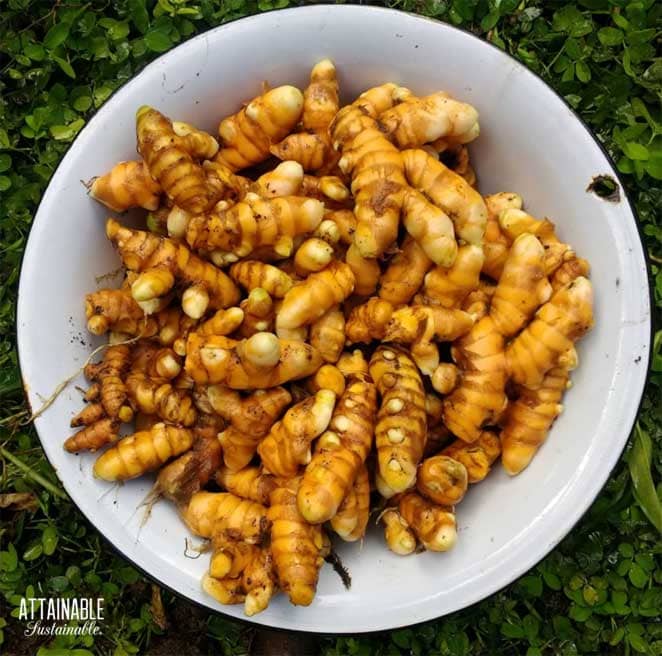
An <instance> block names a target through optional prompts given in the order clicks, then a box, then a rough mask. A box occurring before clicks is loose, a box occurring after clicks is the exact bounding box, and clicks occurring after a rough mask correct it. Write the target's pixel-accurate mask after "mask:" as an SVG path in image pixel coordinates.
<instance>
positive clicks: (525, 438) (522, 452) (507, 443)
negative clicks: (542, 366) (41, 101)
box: [501, 367, 569, 476]
mask: <svg viewBox="0 0 662 656" xmlns="http://www.w3.org/2000/svg"><path fill="white" fill-rule="evenodd" d="M568 383H569V372H568V370H567V369H564V368H563V367H556V368H554V369H550V370H549V371H548V372H547V373H546V374H545V377H544V378H543V380H542V383H541V384H540V387H539V388H538V389H535V390H530V389H527V388H526V387H519V388H517V392H518V393H519V396H518V398H517V399H516V400H515V401H512V402H511V403H510V404H509V405H508V408H507V409H506V413H505V416H504V419H503V430H502V431H501V450H502V453H501V462H502V463H503V468H504V469H505V470H506V472H507V473H508V474H510V475H511V476H514V475H516V474H519V473H520V472H521V471H522V470H523V469H524V468H525V467H527V465H528V464H529V463H530V462H531V460H532V459H533V456H534V455H535V454H536V452H537V451H538V449H539V448H540V447H541V446H542V443H543V442H544V441H545V438H546V437H547V433H548V432H549V429H550V428H551V426H552V424H553V423H554V421H555V419H556V418H557V417H558V416H559V414H561V412H562V410H563V405H561V399H562V398H563V394H564V392H565V390H566V389H567V387H568Z"/></svg>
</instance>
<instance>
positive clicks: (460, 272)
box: [423, 244, 483, 308]
mask: <svg viewBox="0 0 662 656" xmlns="http://www.w3.org/2000/svg"><path fill="white" fill-rule="evenodd" d="M482 266H483V251H482V249H481V248H480V246H473V245H471V244H467V245H466V246H461V247H460V248H459V249H458V252H457V257H456V259H455V262H454V263H453V266H451V267H449V268H448V269H445V268H443V267H440V266H437V267H435V268H434V269H432V271H430V272H429V273H428V274H426V276H425V280H424V287H423V290H424V295H425V298H426V299H428V300H429V301H430V302H431V303H434V304H435V305H442V306H443V307H446V308H457V307H459V306H460V305H461V304H462V301H463V300H464V299H465V298H466V297H467V296H468V295H469V293H470V292H472V291H473V290H474V289H476V287H478V281H479V278H480V270H481V267H482Z"/></svg>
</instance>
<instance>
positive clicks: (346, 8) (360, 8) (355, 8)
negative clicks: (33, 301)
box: [14, 4, 655, 636]
mask: <svg viewBox="0 0 662 656" xmlns="http://www.w3.org/2000/svg"><path fill="white" fill-rule="evenodd" d="M320 9H322V10H332V11H342V12H347V13H357V14H360V13H364V12H367V13H373V12H380V13H388V14H402V15H404V16H407V17H408V18H410V19H413V20H420V21H426V22H430V23H432V24H433V25H437V26H443V27H444V28H448V29H452V30H455V31H457V32H460V33H461V34H463V35H464V36H467V37H470V38H471V39H473V40H475V41H477V42H478V43H481V44H485V45H487V46H489V47H490V48H493V49H494V50H495V51H497V52H498V53H500V54H501V55H503V56H505V57H506V58H508V59H509V60H510V64H511V65H513V66H514V67H515V68H516V69H517V70H519V71H523V72H524V73H525V74H530V75H532V76H533V77H534V78H535V79H537V81H538V82H540V83H542V84H543V85H544V86H545V87H546V88H547V90H548V91H550V92H551V93H552V94H554V96H556V98H557V99H558V100H560V101H561V103H562V104H563V105H564V106H565V108H566V109H568V110H569V111H570V113H571V114H572V116H573V118H574V119H575V120H576V121H578V122H579V123H580V125H581V126H582V127H583V129H584V131H585V132H586V134H587V136H588V137H589V138H590V140H591V141H592V142H593V143H594V144H595V145H596V146H597V147H598V149H599V151H600V152H601V153H602V155H603V156H604V158H605V160H606V163H607V165H608V166H609V171H608V172H607V174H608V175H611V176H612V178H613V179H614V180H615V181H616V183H617V184H618V186H619V187H620V193H621V195H622V197H621V200H622V201H625V204H626V208H627V210H628V211H629V212H630V214H631V216H632V220H633V223H634V227H635V232H636V235H637V237H638V239H639V242H640V244H641V250H642V253H643V260H644V265H645V270H646V278H647V285H646V289H647V299H646V300H647V301H648V306H649V313H648V317H647V321H648V331H647V343H646V348H647V352H648V356H647V358H646V374H645V378H644V380H643V382H642V385H641V392H640V396H639V399H637V402H636V413H635V414H634V418H633V420H632V425H631V426H630V429H629V431H628V439H626V440H625V441H624V443H623V447H622V448H621V450H620V452H619V453H618V458H617V459H616V460H615V462H614V465H613V466H612V467H611V469H610V470H609V472H608V473H607V476H606V478H605V481H604V483H603V484H602V485H601V486H600V487H599V488H598V489H597V490H596V491H595V493H594V494H592V495H588V496H587V497H586V498H585V499H582V501H581V503H580V504H579V506H581V507H582V510H581V512H580V514H579V515H578V516H577V517H576V518H575V519H574V521H572V523H571V524H570V525H569V526H568V527H567V528H564V529H563V530H562V531H561V533H560V534H559V535H558V536H557V537H556V539H555V540H554V541H552V542H550V543H549V545H548V546H547V547H546V551H545V553H544V554H543V555H542V556H541V557H540V558H539V559H537V560H535V562H533V563H530V564H528V565H527V566H526V567H525V568H521V567H519V568H516V569H513V570H512V571H511V573H510V574H509V575H508V576H507V577H506V578H507V579H508V580H507V581H505V582H504V583H502V584H500V585H498V586H497V587H496V588H494V589H493V590H491V591H490V592H488V593H487V594H484V595H482V596H480V597H479V598H477V599H475V600H474V601H471V602H469V603H467V604H466V605H464V606H461V607H459V608H457V609H456V610H454V611H451V612H446V613H442V614H440V615H438V616H434V617H431V618H427V619H423V620H420V621H417V622H410V623H401V624H396V625H393V626H389V627H383V628H380V629H366V630H361V629H353V630H344V631H334V632H328V631H322V630H319V631H318V630H305V629H294V628H286V627H282V626H277V625H271V624H265V623H262V622H259V621H258V620H256V619H252V618H247V617H246V616H234V615H231V614H229V613H227V612H225V610H224V607H223V606H221V607H220V608H219V607H218V606H211V605H208V604H206V603H203V602H201V601H199V600H197V599H194V598H192V597H189V596H188V595H187V594H185V593H184V592H180V591H179V590H176V589H175V588H173V587H171V585H169V584H168V583H165V582H163V581H161V580H159V579H158V578H157V577H156V576H154V575H153V574H151V573H150V572H148V571H147V570H146V569H145V568H144V567H143V566H141V565H139V564H138V563H137V562H136V561H135V560H134V559H133V558H132V557H131V556H129V555H127V554H126V553H125V552H124V551H123V550H122V549H121V548H120V547H119V546H117V545H116V544H115V543H114V542H113V541H112V540H111V539H110V538H109V537H107V536H106V535H105V534H104V533H103V532H102V531H101V530H100V529H99V528H97V525H96V523H95V522H94V521H93V520H92V518H91V517H90V516H89V515H88V514H86V513H85V512H84V511H83V510H82V509H81V507H80V506H79V505H78V504H77V503H76V501H75V500H74V498H73V497H72V496H71V495H70V494H69V492H68V491H67V487H66V483H65V481H64V480H63V479H62V477H61V476H60V473H59V470H58V468H56V467H55V466H54V465H53V463H52V462H51V460H50V458H49V457H48V454H47V452H46V449H44V448H43V444H42V447H41V448H42V452H43V456H44V457H45V458H46V460H47V461H48V463H49V465H50V466H51V467H52V469H53V470H54V472H55V475H56V476H57V478H58V480H59V482H60V484H61V486H62V489H63V491H64V492H65V494H66V495H67V497H68V498H69V500H70V501H71V502H72V503H73V505H74V506H75V507H76V509H77V510H78V512H79V513H80V514H81V515H82V516H83V517H84V518H85V520H86V521H87V522H88V523H89V524H90V525H91V526H92V527H93V528H94V530H95V531H96V532H97V534H98V535H100V536H101V538H102V539H103V541H104V542H105V543H106V544H108V545H109V546H110V547H111V549H112V550H113V551H114V552H115V553H116V554H119V555H120V556H121V557H122V558H123V559H124V560H126V561H127V562H129V563H130V565H131V566H132V567H134V568H135V569H136V570H138V571H139V572H140V573H141V574H142V575H143V576H145V577H146V578H147V579H149V580H150V581H153V582H154V583H156V584H158V585H159V586H160V587H163V588H165V589H166V590H168V591H169V592H171V593H173V594H174V595H176V596H178V597H180V598H182V599H184V600H186V601H187V602H188V603H192V604H194V605H195V606H197V607H199V608H202V609H204V610H205V611H206V612H208V613H216V614H218V615H221V616H223V617H225V618H227V619H229V620H230V621H234V622H239V623H242V624H244V625H247V626H250V627H252V628H255V629H263V630H269V631H278V632H286V633H295V634H301V635H318V636H347V635H356V634H360V635H364V636H370V635H376V634H381V633H384V632H387V631H393V630H397V629H404V628H412V627H417V626H420V625H422V624H425V623H427V622H431V621H436V620H439V619H441V618H442V617H446V616H447V615H450V614H452V613H456V612H460V611H464V610H466V609H469V608H473V607H474V606H476V605H478V604H479V603H481V602H482V601H484V600H485V599H487V598H488V597H491V596H494V595H496V594H498V593H499V592H501V591H502V590H504V589H505V588H506V587H508V586H509V585H511V584H512V583H513V582H515V581H516V580H517V579H518V578H520V577H521V576H523V575H525V574H526V573H527V572H529V571H530V570H531V569H533V568H534V567H536V566H537V565H538V564H539V563H540V562H541V561H542V560H543V559H544V558H546V557H547V556H548V555H549V554H550V553H551V552H552V551H553V550H554V549H555V548H556V547H557V546H558V545H559V544H560V543H561V542H562V541H563V540H564V539H565V538H566V537H567V536H568V535H569V534H570V532H571V531H573V530H574V528H575V527H576V526H577V525H578V524H579V522H580V521H581V520H582V519H583V518H584V516H585V515H586V514H587V512H588V511H589V510H590V507H591V506H592V504H593V503H594V501H595V500H596V499H597V497H598V496H599V495H600V494H601V492H602V490H603V489H604V488H605V486H606V485H607V483H608V482H609V479H610V478H611V475H612V473H613V472H614V470H615V469H616V467H617V466H618V464H619V462H620V460H621V457H622V455H623V452H624V451H625V449H626V447H627V444H628V441H629V436H630V435H631V434H632V430H633V429H634V426H635V424H636V423H637V419H638V417H639V413H640V411H641V406H642V403H643V399H644V395H645V392H646V389H647V386H648V383H649V379H650V368H651V364H652V360H653V352H652V349H651V345H652V343H653V338H654V328H655V326H654V321H653V312H652V309H653V307H654V304H653V298H654V296H653V286H652V285H653V283H652V276H651V261H650V256H649V253H648V250H647V249H646V242H645V240H644V237H643V233H642V228H641V224H640V221H639V216H638V213H637V210H636V207H635V205H634V203H633V202H632V200H631V198H630V195H629V193H628V191H627V188H626V186H625V184H624V182H623V179H622V176H621V174H620V173H619V171H618V170H617V169H616V166H615V162H614V160H613V159H612V157H611V156H610V155H609V153H608V152H607V150H606V148H605V146H604V145H603V144H602V143H601V141H600V140H599V139H598V138H597V136H596V135H595V133H594V132H593V130H592V129H591V128H590V127H589V126H588V124H587V123H586V121H584V119H583V118H582V117H581V115H580V114H579V113H578V112H577V111H576V110H575V109H574V108H573V107H572V106H571V105H570V104H569V103H568V102H567V101H566V99H565V98H564V97H563V96H562V95H561V94H560V93H559V92H557V91H556V90H555V89H554V88H553V87H552V86H551V84H549V83H548V82H546V81H545V80H544V79H543V78H542V77H541V76H540V75H539V74H538V73H537V72H535V71H534V70H532V69H530V68H529V67H527V66H525V65H524V64H523V63H522V62H521V61H519V60H518V59H516V58H515V57H514V56H513V55H511V54H510V53H509V52H507V51H506V50H502V49H501V48H499V47H498V46H497V45H495V44H494V43H492V42H490V41H488V40H486V39H483V38H481V37H480V36H478V35H477V34H474V33H473V32H471V31H470V30H469V29H467V28H464V27H460V26H457V25H453V24H451V23H448V22H446V21H443V20H440V19H436V18H432V17H429V16H424V15H420V14H416V13H414V12H408V11H402V10H399V9H393V8H389V7H382V6H375V5H353V4H347V5H345V4H343V5H322V6H319V5H316V4H313V5H307V6H300V7H288V8H284V9H271V10H268V11H261V12H259V13H256V14H251V15H248V16H243V17H240V18H235V19H232V20H230V21H227V22H225V23H222V24H220V25H217V26H215V27H211V28H209V29H207V30H204V31H203V32H200V33H199V34H196V35H195V36H194V37H192V38H190V39H187V40H185V41H183V42H181V43H179V44H177V45H175V46H173V47H172V48H170V49H168V50H167V51H165V52H163V53H161V54H159V56H158V57H155V58H154V59H153V60H151V61H150V62H149V63H148V64H146V65H145V66H144V67H143V68H141V69H140V70H139V71H138V72H137V73H135V74H134V75H132V76H131V77H130V78H129V79H128V80H126V81H125V82H123V83H122V84H121V85H120V86H118V87H117V88H116V89H115V90H114V91H113V92H112V93H111V94H110V96H108V98H106V100H105V101H104V102H103V104H102V105H101V106H100V107H99V108H98V109H97V110H96V111H95V112H94V114H93V115H92V116H91V117H90V118H89V119H88V121H87V122H86V124H85V125H84V126H83V128H82V130H81V131H80V132H79V133H78V134H77V135H76V136H75V137H74V139H73V140H72V141H71V143H70V144H69V145H68V147H67V149H66V150H65V151H64V154H63V155H62V157H61V159H60V161H59V162H58V164H57V166H56V167H55V169H54V171H53V174H52V175H51V178H50V180H49V182H48V184H47V185H46V188H45V189H44V192H43V193H42V195H41V198H40V199H39V202H38V204H37V206H36V208H35V211H34V215H33V220H32V222H31V224H30V230H29V231H28V235H27V239H26V242H25V248H24V249H23V253H22V254H21V264H20V267H19V269H20V272H19V284H18V290H17V297H16V298H17V301H16V307H17V310H16V314H15V319H14V327H15V333H16V337H17V348H16V352H17V362H18V367H19V372H20V375H21V383H22V390H23V396H24V399H25V402H26V404H27V406H28V409H29V410H30V413H31V414H32V412H33V410H32V405H31V403H30V398H29V394H28V389H29V388H28V385H27V383H26V380H25V377H24V375H23V367H22V365H21V350H22V349H21V348H20V341H21V340H20V338H19V330H18V327H19V314H20V313H19V309H20V306H21V302H20V299H21V288H22V286H23V285H22V282H23V269H24V265H25V255H26V253H27V251H28V245H29V241H30V236H31V234H32V229H33V227H34V223H35V219H36V217H37V215H38V214H39V210H40V209H41V205H42V202H43V199H44V197H45V196H46V192H47V191H48V188H49V187H50V185H51V182H52V180H53V178H54V177H55V175H56V174H57V172H58V170H59V168H60V167H61V166H62V164H63V163H64V161H65V159H66V158H67V155H68V154H69V151H70V150H71V149H72V148H73V146H74V145H75V144H76V142H77V141H78V139H79V138H80V137H81V135H83V134H84V133H85V132H86V131H87V130H88V129H89V128H90V126H92V127H93V123H94V121H95V119H97V117H98V116H99V115H100V114H101V113H102V112H103V111H107V108H108V105H109V103H110V101H111V100H112V99H113V98H114V96H115V95H116V94H118V93H120V92H122V91H124V90H125V89H126V88H127V87H129V86H130V85H131V84H132V83H133V82H134V81H135V80H136V78H138V77H139V76H141V75H142V74H143V73H144V72H145V71H146V70H147V69H149V68H150V67H154V68H156V67H157V66H158V65H159V63H160V62H161V61H162V60H163V58H165V57H167V56H171V55H172V53H173V52H174V51H176V50H177V49H179V48H183V47H186V46H188V45H189V44H190V43H192V42H194V41H196V40H204V39H205V38H207V36H208V35H209V33H210V32H218V31H222V30H224V29H226V28H228V27H230V26H233V25H234V24H236V23H239V22H249V21H259V20H261V19H262V18H263V17H265V16H267V15H270V14H283V15H287V14H292V13H293V12H304V11H306V12H308V13H313V14H314V13H316V12H317V11H319V10H320ZM587 191H588V190H587ZM602 200H603V201H604V202H608V201H606V200H605V199H602ZM31 421H32V417H31ZM33 425H34V424H33ZM34 429H35V431H36V433H37V436H38V438H39V441H40V443H41V442H42V438H41V435H40V433H39V429H38V428H37V427H36V425H34Z"/></svg>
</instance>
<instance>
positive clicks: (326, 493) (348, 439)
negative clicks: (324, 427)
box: [297, 375, 377, 533]
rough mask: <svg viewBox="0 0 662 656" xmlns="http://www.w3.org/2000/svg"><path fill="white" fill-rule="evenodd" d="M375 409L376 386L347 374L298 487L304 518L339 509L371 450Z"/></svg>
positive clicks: (317, 519)
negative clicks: (346, 383)
mask: <svg viewBox="0 0 662 656" xmlns="http://www.w3.org/2000/svg"><path fill="white" fill-rule="evenodd" d="M376 410H377V389H376V387H375V385H374V384H373V383H372V382H371V381H370V379H369V378H368V377H367V376H365V375H359V376H350V377H349V384H348V386H347V388H346V389H345V391H344V392H343V394H342V395H341V396H340V398H339V400H338V404H337V406H336V409H335V411H334V413H333V417H332V418H331V422H330V430H329V431H327V432H326V433H324V435H323V436H322V437H320V439H319V442H318V449H317V451H316V453H315V455H314V456H313V459H312V460H311V462H310V463H309V464H308V466H307V467H306V472H305V474H304V476H303V480H302V482H301V486H300V487H299V493H298V497H297V498H298V504H299V511H300V512H301V514H302V515H303V516H304V517H305V518H306V520H307V521H309V522H311V523H313V524H319V523H322V522H325V521H327V520H329V519H331V518H332V517H333V516H334V515H335V514H336V512H337V511H338V508H339V507H340V504H341V503H342V501H343V499H344V498H345V497H346V496H347V494H348V492H349V490H350V488H351V487H352V485H353V483H354V481H355V479H356V477H357V474H358V472H359V469H360V468H361V465H362V463H363V462H364V461H365V459H366V458H367V457H368V453H369V452H370V448H371V446H372V435H373V431H374V426H375V413H376ZM368 485H369V484H368ZM351 532H352V531H351V529H350V531H349V533H351Z"/></svg>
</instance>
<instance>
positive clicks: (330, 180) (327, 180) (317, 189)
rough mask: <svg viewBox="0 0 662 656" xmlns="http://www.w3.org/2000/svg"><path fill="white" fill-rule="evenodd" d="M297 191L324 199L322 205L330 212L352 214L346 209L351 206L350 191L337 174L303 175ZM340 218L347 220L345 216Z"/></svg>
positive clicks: (309, 196)
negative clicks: (299, 188)
mask: <svg viewBox="0 0 662 656" xmlns="http://www.w3.org/2000/svg"><path fill="white" fill-rule="evenodd" d="M299 193H300V194H301V195H302V196H307V197H308V198H317V200H321V201H324V206H325V207H326V209H327V211H328V212H329V213H330V214H334V213H335V212H350V213H351V214H352V216H353V212H352V211H351V210H350V209H348V208H349V207H352V200H351V198H350V191H349V189H348V188H347V186H346V185H345V183H344V181H343V180H342V179H341V178H339V177H338V176H337V175H319V176H316V175H304V176H303V183H302V184H301V190H300V192H299ZM342 218H345V220H347V217H344V216H342ZM354 223H356V222H354ZM354 227H356V226H354Z"/></svg>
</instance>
